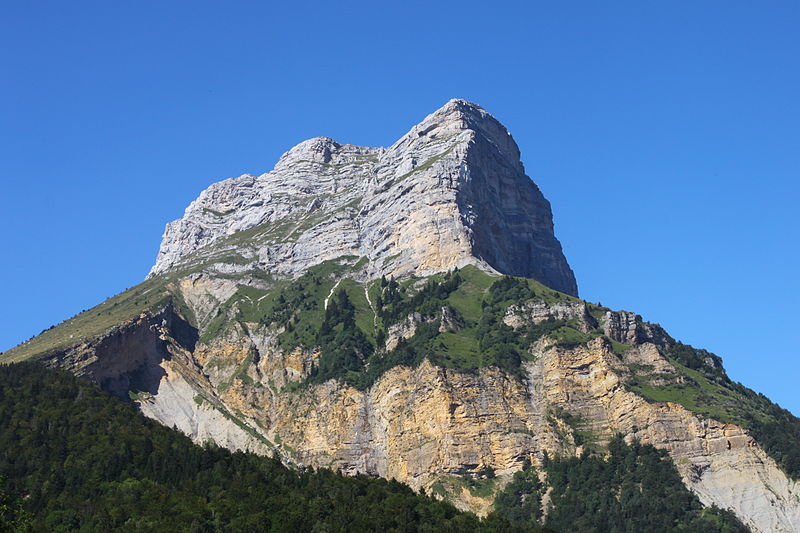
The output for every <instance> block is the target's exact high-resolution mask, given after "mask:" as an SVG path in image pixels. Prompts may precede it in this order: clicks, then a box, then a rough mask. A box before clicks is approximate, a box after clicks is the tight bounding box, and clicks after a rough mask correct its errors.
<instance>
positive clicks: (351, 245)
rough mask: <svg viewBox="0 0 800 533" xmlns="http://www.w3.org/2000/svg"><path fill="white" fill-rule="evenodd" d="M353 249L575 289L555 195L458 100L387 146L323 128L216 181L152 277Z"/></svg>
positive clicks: (176, 227)
mask: <svg viewBox="0 0 800 533" xmlns="http://www.w3.org/2000/svg"><path fill="white" fill-rule="evenodd" d="M245 231H246V232H247V233H243V232H245ZM345 255H348V256H358V257H363V258H366V259H367V267H365V268H366V272H365V274H366V275H368V276H380V275H393V276H405V275H409V274H415V275H429V274H431V273H435V272H442V271H445V270H449V269H452V268H454V267H461V266H464V265H467V264H473V265H476V266H478V267H479V268H481V269H483V270H485V271H488V272H500V273H505V274H512V275H517V276H525V277H530V278H533V279H536V280H538V281H540V282H542V283H544V284H545V285H548V286H550V287H552V288H554V289H557V290H560V291H562V292H566V293H568V294H572V295H577V285H576V283H575V277H574V275H573V273H572V270H571V269H570V268H569V265H568V264H567V261H566V258H564V255H563V253H562V251H561V245H560V243H559V242H558V240H557V239H556V238H555V235H554V232H553V223H552V213H551V210H550V204H549V202H548V201H547V200H546V199H545V198H544V196H543V195H542V193H541V192H540V191H539V189H538V187H536V185H535V184H534V183H533V182H532V181H531V179H530V178H529V177H528V176H526V175H525V172H524V169H523V167H522V163H521V162H520V159H519V149H518V147H517V145H516V143H515V142H514V140H513V139H512V137H511V135H510V134H509V133H508V131H507V130H506V129H505V127H503V125H502V124H501V123H500V122H499V121H497V120H496V119H495V118H494V117H492V116H491V115H490V114H489V113H488V112H486V111H485V110H484V109H483V108H481V107H480V106H478V105H476V104H473V103H470V102H467V101H465V100H458V99H454V100H450V101H449V102H447V103H446V104H445V105H444V106H442V107H441V108H440V109H438V110H437V111H435V112H434V113H432V114H430V115H428V116H427V117H426V118H425V119H424V120H423V121H422V122H420V123H419V124H417V125H416V126H414V127H413V128H411V130H410V131H409V132H408V133H406V134H405V135H403V136H402V137H401V138H400V139H399V140H398V141H397V142H395V143H394V144H393V145H392V146H390V147H389V148H370V147H362V146H355V145H351V144H341V143H339V142H337V141H334V140H333V139H331V138H328V137H314V138H312V139H308V140H306V141H303V142H302V143H300V144H298V145H297V146H295V147H294V148H292V149H291V150H289V151H288V152H286V153H285V154H284V155H283V156H282V157H281V158H280V160H279V161H278V163H277V165H276V166H275V168H274V169H273V170H272V171H270V172H267V173H266V174H262V175H261V176H258V177H253V176H250V175H245V176H241V177H239V178H234V179H229V180H225V181H222V182H219V183H216V184H214V185H212V186H211V187H209V188H208V189H207V190H206V191H204V192H203V193H201V195H200V196H199V197H198V199H197V200H195V201H194V202H192V204H191V205H190V206H189V208H187V210H186V213H185V215H184V217H183V218H181V219H179V220H177V221H175V222H172V223H170V224H168V225H167V229H166V231H165V233H164V239H163V241H162V244H161V249H160V251H159V255H158V258H157V260H156V264H155V265H154V267H153V269H152V271H151V276H152V275H156V274H159V273H162V272H166V271H170V270H181V269H186V268H191V269H194V270H196V269H197V268H203V269H205V270H209V269H210V271H211V272H214V271H216V272H224V273H226V275H227V274H230V273H231V272H232V271H248V270H252V269H258V270H262V271H267V272H270V273H271V274H272V275H277V276H294V275H296V274H297V273H299V272H302V271H304V270H306V269H307V268H309V267H310V266H313V265H315V264H318V263H320V262H322V261H325V260H329V259H335V258H337V257H341V256H345Z"/></svg>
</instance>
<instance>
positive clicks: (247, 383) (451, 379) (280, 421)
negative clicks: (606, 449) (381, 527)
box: [65, 306, 800, 532]
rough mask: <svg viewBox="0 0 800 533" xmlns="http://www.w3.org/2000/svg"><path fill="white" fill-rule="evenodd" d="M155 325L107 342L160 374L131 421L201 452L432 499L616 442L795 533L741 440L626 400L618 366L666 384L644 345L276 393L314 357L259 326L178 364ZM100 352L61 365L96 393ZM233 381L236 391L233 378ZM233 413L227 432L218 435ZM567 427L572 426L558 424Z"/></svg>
mask: <svg viewBox="0 0 800 533" xmlns="http://www.w3.org/2000/svg"><path fill="white" fill-rule="evenodd" d="M536 308H537V307H535V306H532V307H531V309H536ZM552 311H553V312H554V313H557V314H559V313H565V312H566V311H565V308H562V307H556V308H552ZM165 312H166V311H165ZM576 312H577V308H576ZM162 315H163V314H162ZM162 315H159V316H157V317H149V318H145V317H142V318H139V319H137V320H135V321H133V322H132V323H131V324H130V325H129V326H128V327H127V328H122V329H121V331H120V333H119V334H120V335H123V336H124V335H128V336H131V335H142V336H143V337H147V338H150V339H152V342H153V343H155V344H158V343H161V344H160V346H161V348H159V349H158V350H156V351H157V353H159V354H160V355H159V356H158V357H154V358H153V359H152V360H153V361H160V362H158V364H157V369H159V370H160V372H156V373H152V372H151V375H157V376H159V379H158V381H157V382H156V384H155V385H154V386H152V387H151V390H153V393H152V395H145V396H143V397H140V398H139V402H140V404H141V407H142V410H143V412H144V413H145V414H147V415H148V416H151V417H153V418H155V419H157V420H160V421H161V422H163V423H164V424H166V425H170V426H172V425H175V426H176V427H178V429H181V430H182V431H184V432H185V433H187V434H188V435H190V436H192V437H193V438H194V439H195V440H197V441H199V442H202V441H204V440H207V439H212V440H214V441H216V442H218V443H220V444H223V445H226V446H228V447H231V448H233V449H252V450H257V451H261V452H262V453H266V452H268V450H270V451H269V452H268V453H273V451H274V452H277V453H280V454H281V455H282V456H283V457H284V459H285V460H286V461H287V462H289V463H297V464H301V465H313V466H316V467H332V468H337V469H340V470H342V471H343V472H347V473H366V474H371V475H378V476H383V477H387V478H395V479H398V480H400V481H403V482H405V483H408V484H409V485H411V486H412V487H414V488H416V489H421V488H425V489H428V490H430V489H431V488H432V487H434V486H435V485H436V484H437V483H441V482H442V481H443V480H444V481H445V482H446V481H447V480H449V479H453V478H452V477H451V476H456V475H465V474H466V475H473V476H474V475H479V474H480V472H482V471H483V470H484V469H486V468H487V467H491V468H492V469H494V470H495V472H496V473H497V475H498V478H499V480H500V482H499V484H498V486H501V485H502V484H503V482H504V480H506V479H508V477H509V476H510V475H511V474H513V472H515V471H516V470H518V469H519V468H521V466H522V464H523V462H524V461H525V460H526V459H528V460H531V461H532V462H533V463H534V464H536V463H538V462H539V461H540V460H541V458H542V457H543V454H544V453H545V452H547V453H548V454H550V455H564V454H567V455H568V454H575V453H580V450H581V447H580V446H577V445H576V441H575V439H574V436H575V435H576V433H575V432H576V431H580V432H581V433H582V434H583V435H584V438H589V439H591V440H593V441H594V443H602V442H604V441H606V440H608V439H609V438H610V437H611V436H612V435H613V434H614V433H617V432H622V433H623V434H626V435H628V436H629V438H633V437H636V438H638V439H640V440H641V441H643V442H645V443H651V444H653V445H655V446H657V447H660V448H664V449H666V450H667V451H668V452H669V453H670V455H671V456H672V457H673V459H674V460H675V462H676V464H677V466H678V468H679V471H680V472H681V474H682V476H683V478H684V482H685V483H686V484H687V486H689V487H690V488H691V489H692V490H694V491H695V492H696V493H697V494H698V495H699V496H700V497H701V499H702V500H703V502H704V503H706V504H716V505H718V506H721V507H724V508H729V509H732V510H734V511H735V512H736V514H737V515H738V516H740V518H742V519H743V520H744V521H745V522H746V523H747V524H748V525H749V526H750V527H752V528H753V529H754V531H762V532H767V531H769V532H790V531H798V529H797V524H800V486H798V484H797V483H796V482H791V481H789V480H788V479H787V478H786V476H785V475H784V474H783V472H781V471H780V470H779V469H778V468H777V466H776V465H775V463H774V461H773V460H772V459H770V458H769V457H767V456H766V454H765V453H764V452H763V451H762V450H761V449H760V448H759V446H758V444H757V443H755V442H754V441H753V439H752V438H751V437H750V436H749V435H748V434H747V432H746V431H745V430H743V429H742V428H740V427H738V426H735V425H732V424H724V423H720V422H718V421H715V420H711V419H706V420H701V419H699V418H698V417H697V416H696V415H694V414H693V413H691V412H690V411H688V410H686V409H685V408H683V407H681V406H679V405H676V404H672V403H648V402H647V401H645V400H644V399H643V398H641V397H640V396H638V395H637V394H635V393H633V392H631V391H630V390H628V388H627V387H626V386H625V382H626V381H627V380H628V379H629V378H630V376H631V370H630V368H629V366H628V364H629V363H635V364H637V365H641V366H643V367H647V368H653V369H657V371H658V372H662V373H670V372H675V370H674V368H673V367H672V366H671V364H670V363H669V361H668V360H666V359H665V358H664V357H663V356H662V355H661V353H660V352H659V350H658V349H657V348H656V346H655V345H654V344H652V343H649V342H644V343H639V344H636V345H634V346H633V347H632V348H631V349H630V350H629V351H628V352H626V353H625V354H624V355H623V356H619V355H616V354H614V353H613V351H612V350H611V346H610V344H609V343H608V341H606V340H604V339H603V338H598V339H596V340H594V341H592V342H591V343H589V345H586V346H580V347H577V348H574V349H561V348H558V347H555V346H552V345H551V344H550V343H549V341H547V340H545V339H543V340H541V341H539V342H538V343H537V344H536V345H534V346H533V347H532V352H533V353H534V354H535V356H536V360H535V361H534V362H529V363H526V364H525V371H526V374H527V376H528V377H527V379H526V380H524V381H520V380H519V379H517V378H515V377H513V376H508V375H506V374H505V373H503V372H502V371H500V370H498V369H494V368H484V369H481V370H480V371H478V372H475V373H468V372H460V371H454V370H448V369H444V368H439V367H435V366H433V365H431V364H430V363H428V362H427V361H425V362H424V363H423V364H422V365H420V366H419V367H417V368H408V367H395V368H394V369H392V370H390V371H388V372H387V373H386V374H384V375H383V376H382V377H381V378H380V379H379V380H378V381H377V382H376V383H375V384H374V385H373V386H372V387H371V388H370V389H369V390H367V391H359V390H356V389H353V388H352V387H348V386H343V385H341V384H339V383H338V382H336V381H329V382H326V383H323V384H319V385H313V386H308V387H307V388H303V389H300V390H299V391H296V392H292V389H291V387H290V385H291V384H292V383H293V382H296V381H299V380H302V379H303V378H304V377H305V376H307V375H308V373H309V371H310V369H311V368H312V367H313V366H314V364H315V360H316V357H317V354H315V353H306V352H303V351H302V350H293V351H290V352H288V353H285V352H282V351H281V350H280V349H279V348H278V345H277V343H276V338H275V336H274V332H271V331H270V330H269V329H267V328H265V327H263V326H259V325H258V324H249V325H247V327H246V328H243V329H241V330H240V331H239V332H238V333H237V334H235V335H230V336H228V337H226V338H222V339H219V340H218V341H215V343H214V344H212V345H210V346H205V345H199V346H197V348H196V349H195V351H194V352H193V353H192V352H190V351H188V350H187V349H186V347H185V346H183V345H181V343H179V342H178V341H177V340H176V339H175V338H174V336H173V335H171V334H170V331H169V328H168V327H166V326H167V325H169V323H170V321H169V320H168V319H166V317H165V316H162ZM528 316H529V317H530V320H538V319H540V318H541V316H538V315H537V314H536V313H531V314H529V315H528ZM558 316H561V315H558ZM565 316H566V315H565ZM570 316H571V315H570ZM165 320H166V322H165ZM412 322H413V321H412ZM172 323H179V322H177V321H176V319H173V322H172ZM162 324H163V326H162ZM137 331H144V333H136V332H137ZM103 342H105V343H111V344H109V346H111V345H113V343H115V342H117V341H116V340H112V339H111V338H107V339H105V341H103ZM103 342H101V343H98V344H97V345H95V346H93V347H91V348H89V349H88V350H87V349H83V350H82V351H80V353H82V354H84V355H82V356H81V357H77V358H75V357H67V358H65V360H72V361H84V362H88V363H85V366H84V367H83V369H84V370H82V371H79V373H81V372H82V373H83V374H84V375H86V376H87V377H90V378H94V379H95V380H99V381H102V382H104V383H106V384H109V383H115V382H114V381H113V380H112V381H108V380H107V379H108V377H109V376H114V375H116V373H117V372H118V371H117V370H115V369H116V368H117V367H116V363H114V361H115V360H114V359H113V358H109V357H108V354H107V353H106V354H105V355H104V356H103V357H100V358H97V357H94V356H93V355H88V356H87V355H86V354H89V353H92V352H93V350H103V349H104V348H103V346H104V344H103ZM130 346H137V347H138V348H136V349H135V350H133V351H134V352H135V353H131V352H128V353H125V354H124V355H125V357H124V358H125V359H126V360H130V361H134V360H136V361H138V360H140V359H141V358H142V357H140V356H142V355H143V354H152V353H155V352H153V350H152V349H151V348H150V346H151V344H148V343H146V342H140V343H136V344H130ZM164 350H166V351H164ZM140 352H141V353H140ZM76 353H78V352H76ZM94 353H95V354H96V353H97V352H94ZM73 355H75V354H73ZM106 361H108V364H109V365H110V367H109V368H105V367H104V364H105V363H104V362H106ZM76 364H77V363H76ZM236 369H240V370H236ZM235 371H236V372H240V374H241V375H242V376H246V379H236V380H231V379H230V375H231V373H233V372H235ZM104 380H105V381H104ZM223 413H227V415H226V414H223ZM234 413H235V418H236V419H237V421H238V423H232V422H231V418H232V417H230V415H231V414H234ZM566 414H569V415H570V418H571V419H572V422H570V421H569V419H568V418H565V417H566ZM574 420H579V421H580V427H573V426H570V423H572V424H574ZM587 436H588V437H587ZM449 497H450V498H451V499H453V500H454V501H455V503H457V504H458V505H459V506H461V507H462V508H468V509H471V510H473V511H476V512H479V513H485V512H488V510H489V509H490V507H489V506H490V503H491V500H490V499H486V498H483V499H481V498H477V497H475V496H474V495H472V494H470V493H469V491H462V490H461V489H458V488H457V486H456V489H454V490H453V491H451V492H450V495H449Z"/></svg>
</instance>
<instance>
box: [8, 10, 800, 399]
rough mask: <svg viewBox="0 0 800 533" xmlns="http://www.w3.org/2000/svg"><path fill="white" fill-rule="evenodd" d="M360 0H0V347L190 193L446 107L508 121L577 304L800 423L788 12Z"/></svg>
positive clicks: (173, 214)
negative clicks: (542, 201) (306, 144)
mask: <svg viewBox="0 0 800 533" xmlns="http://www.w3.org/2000/svg"><path fill="white" fill-rule="evenodd" d="M123 4H128V6H127V7H126V6H124V5H123ZM268 4H274V5H273V6H268ZM375 5H376V4H375V3H374V2H347V1H339V2H295V3H293V5H291V6H290V5H289V2H271V3H269V2H252V3H237V2H198V1H195V2H106V1H103V2H80V1H77V2H37V1H31V2H19V1H11V2H6V3H5V4H4V9H3V15H2V17H0V54H2V56H1V57H2V74H0V136H2V138H0V179H2V186H1V187H0V195H1V196H0V199H2V209H0V238H1V239H2V240H1V241H0V242H2V253H3V261H2V262H0V279H2V280H3V283H2V287H3V288H2V294H3V300H4V305H3V306H2V307H0V309H2V311H0V350H4V349H8V348H10V347H11V346H13V345H15V344H17V343H18V342H20V341H22V340H24V339H26V338H28V337H30V336H32V335H34V334H36V333H38V332H39V331H41V330H42V329H44V328H47V327H48V326H50V325H51V324H54V323H57V322H59V321H61V320H63V319H65V318H67V317H69V316H71V315H72V314H74V313H75V312H77V311H80V310H82V309H84V308H88V307H91V306H93V305H95V304H97V303H99V302H100V301H101V300H102V299H104V298H106V297H108V296H110V295H113V294H115V293H117V292H119V291H120V290H122V289H125V288H126V287H129V286H132V285H134V284H136V283H137V282H139V281H140V280H142V278H143V277H144V276H145V274H146V273H147V270H148V268H149V267H150V265H151V264H152V262H153V260H154V258H155V255H156V251H157V249H158V244H159V241H160V237H161V233H162V231H163V228H164V224H165V223H166V222H168V221H170V220H172V219H175V218H177V217H179V216H180V215H181V213H182V212H183V209H184V208H185V207H186V205H188V203H189V202H190V201H191V200H192V199H193V198H195V196H196V195H197V194H198V193H199V192H200V191H201V190H202V189H203V188H205V187H206V186H208V185H209V184H210V183H212V182H214V181H218V180H220V179H223V178H226V177H230V176H236V175H239V174H242V173H244V172H250V173H262V172H265V171H268V170H270V169H271V168H272V166H273V165H274V163H275V161H276V160H277V158H278V157H279V155H280V154H281V153H282V152H284V151H285V150H287V149H288V148H290V147H291V146H292V145H294V144H295V143H297V142H299V141H301V140H303V139H306V138H309V137H314V136H317V135H327V136H330V137H333V138H335V139H338V140H340V141H342V142H350V143H356V144H365V145H375V146H380V145H384V146H385V145H388V144H390V143H391V142H393V141H394V140H395V139H396V138H397V137H399V136H400V135H402V134H403V133H404V132H405V131H406V130H407V129H408V128H409V127H411V126H412V125H414V124H415V123H417V122H418V121H419V120H421V119H422V118H423V117H424V116H425V115H426V114H428V113H430V112H431V111H433V110H434V109H436V108H438V107H439V106H441V105H442V104H443V103H444V102H445V101H447V100H448V99H449V98H453V97H459V98H466V99H468V100H471V101H474V102H477V103H479V104H481V105H482V106H484V107H485V108H486V109H488V110H489V111H490V112H491V113H493V114H494V115H495V116H496V117H498V118H499V119H500V120H501V121H502V122H503V123H504V124H506V126H507V127H508V128H509V130H510V131H511V132H512V133H513V135H514V137H515V138H516V140H517V142H518V143H519V145H520V148H521V150H522V157H523V162H524V163H525V166H526V168H527V170H528V174H529V175H530V176H531V177H532V178H533V179H534V180H535V181H536V183H538V184H539V186H540V187H541V189H542V190H543V192H544V194H545V195H546V196H547V197H548V198H549V199H550V201H551V202H552V204H553V210H554V213H555V222H556V232H557V235H558V237H559V238H560V239H561V242H562V243H563V245H564V248H565V251H566V254H567V257H568V258H569V260H570V262H571V264H572V267H573V269H574V270H575V273H576V275H577V278H578V285H579V288H580V291H581V295H582V296H583V297H585V298H587V299H589V300H592V301H598V300H599V301H601V302H602V303H603V304H605V305H609V306H612V307H615V308H622V309H629V310H633V311H636V312H638V313H640V314H642V315H643V316H644V317H645V318H646V319H648V320H651V321H655V322H660V323H661V324H662V325H664V326H665V327H666V328H667V329H668V331H670V332H671V333H672V335H673V336H675V337H676V338H678V339H682V340H684V341H685V342H689V343H691V344H694V345H697V346H700V347H705V348H708V349H709V350H712V351H714V352H716V353H718V354H719V355H721V356H723V357H724V359H725V364H726V367H727V368H728V371H729V373H730V375H731V376H732V377H733V378H734V379H736V380H738V381H742V382H744V383H745V384H746V385H748V386H750V387H752V388H754V389H755V390H757V391H760V392H764V393H765V394H767V395H768V396H770V397H771V398H773V399H775V400H777V401H779V402H780V403H781V404H783V405H784V406H786V407H788V408H790V409H792V410H793V411H794V412H795V413H797V414H800V395H798V394H797V389H798V377H800V348H798V346H800V343H798V340H797V333H798V326H797V323H798V313H797V306H798V300H800V284H799V283H798V276H797V274H798V272H799V271H800V251H798V243H799V242H800V238H799V237H800V223H798V220H797V208H798V200H800V194H799V193H800V186H798V180H797V178H798V173H799V171H800V104H798V98H799V96H798V95H800V64H799V63H800V31H798V28H800V3H799V2H797V1H795V0H790V1H785V2H775V1H765V2H751V1H742V2H739V1H730V0H726V1H724V2H723V1H698V0H692V1H670V2H643V1H641V0H635V1H630V2H625V1H614V2H596V1H586V2H556V1H552V2H503V1H495V2H469V1H459V2H431V1H428V2H419V3H408V2H404V3H400V2H395V3H392V4H391V5H389V4H388V3H383V5H382V6H381V7H380V8H376V7H375Z"/></svg>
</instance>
